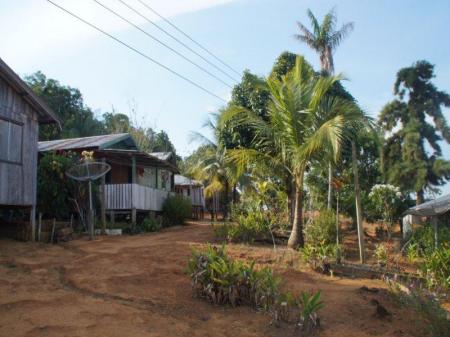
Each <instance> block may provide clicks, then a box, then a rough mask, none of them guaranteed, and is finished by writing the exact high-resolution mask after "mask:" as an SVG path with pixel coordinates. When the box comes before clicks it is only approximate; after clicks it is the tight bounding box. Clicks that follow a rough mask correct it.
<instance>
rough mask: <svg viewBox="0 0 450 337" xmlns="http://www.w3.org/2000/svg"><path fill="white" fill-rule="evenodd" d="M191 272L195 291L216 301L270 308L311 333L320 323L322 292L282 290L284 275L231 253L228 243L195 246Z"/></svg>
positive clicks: (209, 299)
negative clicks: (229, 255) (230, 256)
mask: <svg viewBox="0 0 450 337" xmlns="http://www.w3.org/2000/svg"><path fill="white" fill-rule="evenodd" d="M187 273H188V275H189V277H190V278H191V281H192V287H193V290H194V292H195V294H196V295H197V296H199V297H201V298H204V299H206V300H207V301H209V302H211V303H214V304H221V305H231V306H233V307H235V306H239V305H248V306H251V307H253V308H255V309H258V310H262V311H265V312H269V313H271V314H272V315H273V317H274V318H275V320H283V321H287V322H290V321H291V318H292V317H293V320H294V322H295V323H296V324H297V325H298V326H300V328H301V330H302V332H304V333H305V334H306V335H307V336H310V333H312V331H313V329H314V328H315V327H317V326H318V322H319V320H318V317H317V312H318V311H319V310H320V309H321V308H322V307H323V303H322V301H321V299H320V297H321V295H320V292H317V293H304V292H302V293H301V294H300V296H299V297H295V296H294V295H292V294H291V293H282V292H281V291H280V290H279V285H280V281H281V280H280V279H279V278H277V277H276V276H274V273H273V271H272V269H270V268H261V269H258V268H256V267H255V263H254V262H252V263H250V264H246V263H244V262H241V261H236V260H233V259H231V258H229V257H228V255H227V254H226V253H225V247H224V246H222V247H221V248H216V247H213V246H211V245H209V246H208V247H207V248H206V249H205V250H202V251H199V250H193V251H192V255H191V258H190V259H189V262H188V267H187Z"/></svg>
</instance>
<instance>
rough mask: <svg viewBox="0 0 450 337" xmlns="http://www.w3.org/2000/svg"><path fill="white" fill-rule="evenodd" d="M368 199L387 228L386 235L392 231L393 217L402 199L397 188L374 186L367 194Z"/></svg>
mask: <svg viewBox="0 0 450 337" xmlns="http://www.w3.org/2000/svg"><path fill="white" fill-rule="evenodd" d="M369 199H370V201H371V202H372V204H373V207H374V208H375V210H376V212H377V213H378V215H379V216H380V217H381V219H382V220H383V221H384V223H385V224H386V226H387V229H388V234H390V232H391V229H392V224H393V222H394V217H395V216H396V215H397V210H398V209H399V206H400V204H401V201H402V199H403V196H402V193H401V192H400V190H399V188H398V187H395V186H393V185H389V184H377V185H374V186H373V187H372V189H371V191H370V193H369Z"/></svg>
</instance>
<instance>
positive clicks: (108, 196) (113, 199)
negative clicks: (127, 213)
mask: <svg viewBox="0 0 450 337" xmlns="http://www.w3.org/2000/svg"><path fill="white" fill-rule="evenodd" d="M171 194H173V193H172V192H167V191H163V190H158V189H155V188H151V187H147V186H142V185H139V184H108V185H105V201H106V209H108V210H127V209H132V208H136V209H137V210H144V211H161V210H162V205H163V203H164V200H166V198H167V197H168V196H169V195H171Z"/></svg>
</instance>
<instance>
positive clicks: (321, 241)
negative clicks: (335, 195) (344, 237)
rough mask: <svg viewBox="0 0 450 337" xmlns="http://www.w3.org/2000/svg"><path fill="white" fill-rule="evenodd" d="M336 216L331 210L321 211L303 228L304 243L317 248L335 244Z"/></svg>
mask: <svg viewBox="0 0 450 337" xmlns="http://www.w3.org/2000/svg"><path fill="white" fill-rule="evenodd" d="M336 221H337V219H336V214H335V212H334V211H333V210H328V209H323V210H321V211H320V213H319V215H318V216H316V217H315V218H314V220H313V221H312V223H311V224H309V225H308V226H306V228H305V241H306V243H307V244H308V245H311V246H314V247H319V246H326V245H330V244H333V243H335V242H336V235H337V233H336Z"/></svg>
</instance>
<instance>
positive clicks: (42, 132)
mask: <svg viewBox="0 0 450 337" xmlns="http://www.w3.org/2000/svg"><path fill="white" fill-rule="evenodd" d="M25 81H26V82H27V84H28V85H29V86H30V87H31V89H32V90H33V91H34V92H35V93H36V94H37V95H38V96H39V97H40V98H42V99H43V100H44V101H45V102H46V103H47V104H48V106H49V107H50V108H51V109H52V110H53V111H54V112H55V113H56V114H57V116H58V117H59V119H60V120H61V122H62V130H60V129H59V128H58V126H56V125H44V126H42V127H40V128H39V139H40V140H52V139H60V138H71V137H86V136H93V135H99V134H102V133H104V130H103V124H102V123H101V122H100V121H99V120H97V119H96V118H95V116H94V113H93V112H92V110H91V109H90V108H89V107H87V106H86V105H85V103H84V100H83V95H82V94H81V92H80V91H79V90H78V89H75V88H72V87H69V86H64V85H61V84H60V83H59V82H58V81H57V80H54V79H50V78H47V77H46V76H45V75H44V74H43V73H42V72H37V73H35V74H33V75H30V76H27V77H26V78H25Z"/></svg>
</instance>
